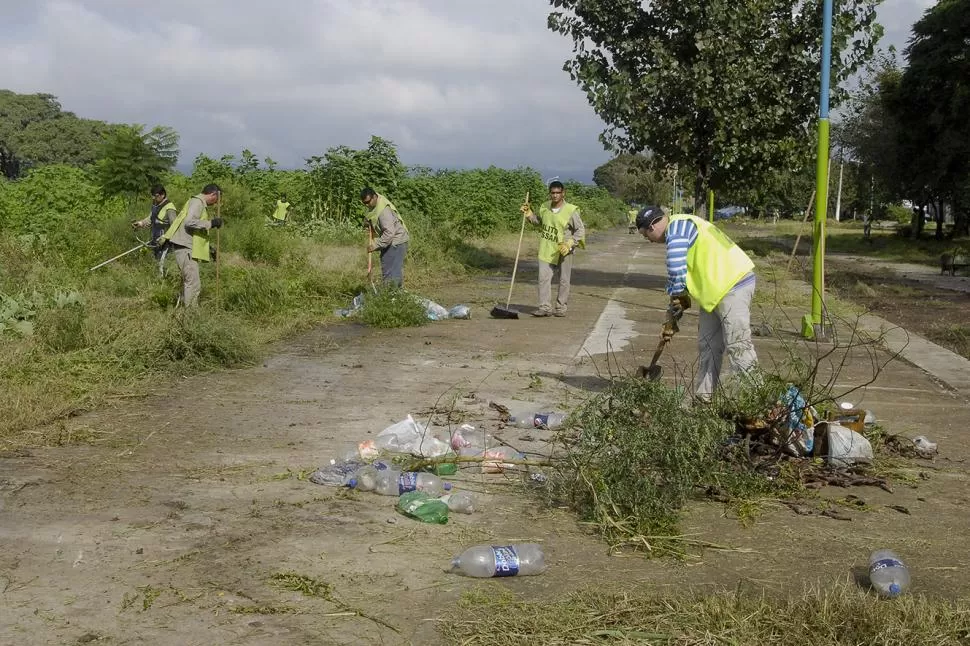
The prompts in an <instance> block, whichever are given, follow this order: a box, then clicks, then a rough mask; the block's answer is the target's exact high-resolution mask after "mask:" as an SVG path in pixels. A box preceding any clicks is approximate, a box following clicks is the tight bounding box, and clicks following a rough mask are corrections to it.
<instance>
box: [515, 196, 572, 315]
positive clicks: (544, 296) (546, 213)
mask: <svg viewBox="0 0 970 646" xmlns="http://www.w3.org/2000/svg"><path fill="white" fill-rule="evenodd" d="M521 211H522V216H523V217H524V218H526V219H527V220H528V221H529V222H531V223H532V224H534V225H536V226H539V227H541V231H540V233H539V235H540V238H539V309H537V310H536V311H534V312H533V313H532V315H533V316H566V309H567V306H568V304H569V283H570V278H571V275H572V271H573V252H574V251H575V249H576V247H577V246H581V247H585V246H586V226H585V225H584V224H583V220H582V218H581V217H580V214H579V207H578V206H576V205H575V204H570V203H569V202H567V201H566V188H565V186H563V183H562V182H560V181H558V180H556V181H553V182H550V184H549V201H548V202H543V203H542V205H541V206H540V207H539V215H538V216H536V214H535V213H533V212H532V208H531V207H530V206H529V205H528V204H523V205H522V208H521ZM556 270H558V271H559V290H558V292H557V293H556V307H555V309H553V307H552V278H553V275H554V274H555V272H556Z"/></svg>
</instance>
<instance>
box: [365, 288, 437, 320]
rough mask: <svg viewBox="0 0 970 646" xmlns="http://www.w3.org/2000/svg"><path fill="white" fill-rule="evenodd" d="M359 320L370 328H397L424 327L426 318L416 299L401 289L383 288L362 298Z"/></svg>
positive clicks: (422, 307)
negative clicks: (362, 304)
mask: <svg viewBox="0 0 970 646" xmlns="http://www.w3.org/2000/svg"><path fill="white" fill-rule="evenodd" d="M360 320H362V321H363V322H364V323H366V324H367V325H370V326H372V327H380V328H398V327H416V326H419V325H425V324H427V322H428V316H427V313H426V312H425V309H424V306H422V305H421V303H419V302H418V299H417V298H416V297H415V296H413V295H412V294H409V293H408V292H406V291H404V290H403V289H400V288H397V287H393V286H384V287H381V288H380V289H379V290H378V292H377V293H376V294H373V293H368V294H366V295H365V296H364V307H363V308H361V311H360Z"/></svg>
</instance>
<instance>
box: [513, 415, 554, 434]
mask: <svg viewBox="0 0 970 646" xmlns="http://www.w3.org/2000/svg"><path fill="white" fill-rule="evenodd" d="M564 419H566V416H565V415H563V414H562V413H531V412H527V411H521V412H519V411H517V412H515V413H512V414H511V415H509V422H508V425H509V426H514V427H516V428H542V429H547V430H550V431H551V430H553V429H556V428H559V427H560V426H562V423H563V420H564Z"/></svg>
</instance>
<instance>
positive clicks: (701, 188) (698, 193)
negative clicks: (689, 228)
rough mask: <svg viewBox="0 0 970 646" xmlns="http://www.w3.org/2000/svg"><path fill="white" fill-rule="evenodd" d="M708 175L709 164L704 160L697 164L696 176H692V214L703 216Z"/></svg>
mask: <svg viewBox="0 0 970 646" xmlns="http://www.w3.org/2000/svg"><path fill="white" fill-rule="evenodd" d="M709 175H710V166H709V165H708V164H707V163H706V162H701V163H699V164H698V165H697V177H695V178H694V215H696V216H697V217H699V218H702V217H704V213H705V211H706V208H705V205H706V203H707V190H706V187H707V182H708V179H709V177H708V176H709Z"/></svg>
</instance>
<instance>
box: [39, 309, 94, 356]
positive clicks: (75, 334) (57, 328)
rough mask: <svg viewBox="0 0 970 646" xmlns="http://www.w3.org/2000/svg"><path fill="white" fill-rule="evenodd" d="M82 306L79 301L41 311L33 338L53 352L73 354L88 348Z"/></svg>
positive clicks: (84, 315)
mask: <svg viewBox="0 0 970 646" xmlns="http://www.w3.org/2000/svg"><path fill="white" fill-rule="evenodd" d="M86 319H87V316H86V312H85V308H84V304H83V303H81V302H80V301H78V302H76V303H73V304H68V305H62V306H60V307H52V308H49V309H44V310H41V311H40V312H38V313H37V322H36V325H35V326H34V333H35V336H36V337H38V338H39V339H40V340H41V341H42V342H43V343H44V345H46V346H47V347H48V348H50V349H51V350H53V351H54V352H73V351H75V350H80V349H81V348H84V347H87V346H88V341H87V333H86V330H85V321H86Z"/></svg>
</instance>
